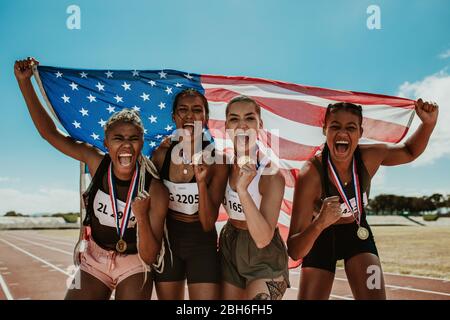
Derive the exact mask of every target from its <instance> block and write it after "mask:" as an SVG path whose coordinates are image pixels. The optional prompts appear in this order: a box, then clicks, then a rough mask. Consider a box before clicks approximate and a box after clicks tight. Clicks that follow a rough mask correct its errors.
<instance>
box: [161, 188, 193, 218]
mask: <svg viewBox="0 0 450 320" xmlns="http://www.w3.org/2000/svg"><path fill="white" fill-rule="evenodd" d="M164 185H165V186H166V187H167V189H168V190H169V208H170V209H171V210H173V211H176V212H180V213H184V214H188V215H192V214H195V213H197V212H198V201H199V194H198V186H197V183H173V182H170V181H168V180H164Z"/></svg>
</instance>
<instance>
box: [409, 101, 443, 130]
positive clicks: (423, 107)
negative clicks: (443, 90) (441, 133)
mask: <svg viewBox="0 0 450 320" xmlns="http://www.w3.org/2000/svg"><path fill="white" fill-rule="evenodd" d="M414 105H415V110H416V113H417V115H418V116H419V118H420V120H422V122H423V123H424V124H430V125H435V124H436V122H437V117H438V113H439V107H438V105H437V104H436V103H431V102H427V101H423V100H422V99H419V100H417V101H415V102H414Z"/></svg>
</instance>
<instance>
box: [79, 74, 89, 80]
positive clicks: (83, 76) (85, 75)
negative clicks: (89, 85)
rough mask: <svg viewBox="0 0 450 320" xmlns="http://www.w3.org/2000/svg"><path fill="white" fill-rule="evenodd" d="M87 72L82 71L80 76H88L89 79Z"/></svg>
mask: <svg viewBox="0 0 450 320" xmlns="http://www.w3.org/2000/svg"><path fill="white" fill-rule="evenodd" d="M87 75H88V74H87V73H86V72H81V73H80V76H81V77H82V78H86V79H87Z"/></svg>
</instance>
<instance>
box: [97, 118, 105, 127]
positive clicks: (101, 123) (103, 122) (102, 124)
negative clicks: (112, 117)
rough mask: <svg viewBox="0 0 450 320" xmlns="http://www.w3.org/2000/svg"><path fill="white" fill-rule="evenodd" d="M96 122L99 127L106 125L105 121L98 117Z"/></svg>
mask: <svg viewBox="0 0 450 320" xmlns="http://www.w3.org/2000/svg"><path fill="white" fill-rule="evenodd" d="M98 124H99V125H100V127H102V128H103V127H104V126H105V125H106V121H105V120H103V119H100V121H99V122H98Z"/></svg>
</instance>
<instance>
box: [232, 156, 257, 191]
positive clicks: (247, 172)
mask: <svg viewBox="0 0 450 320" xmlns="http://www.w3.org/2000/svg"><path fill="white" fill-rule="evenodd" d="M255 176H256V165H254V164H251V163H247V164H245V165H244V166H242V168H241V170H240V171H239V177H238V180H237V183H236V191H237V192H243V191H247V188H248V186H249V185H250V183H251V182H252V180H253V178H254V177H255Z"/></svg>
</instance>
